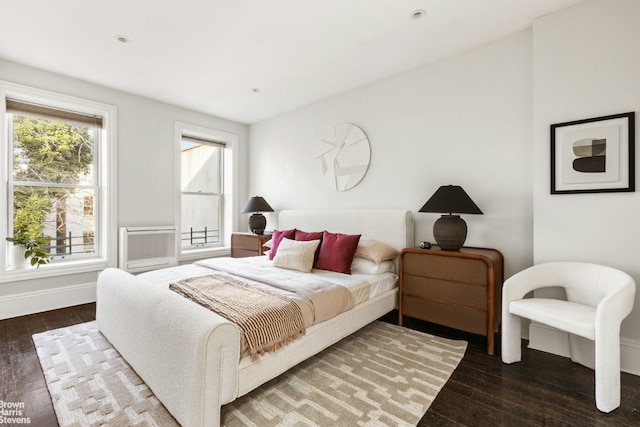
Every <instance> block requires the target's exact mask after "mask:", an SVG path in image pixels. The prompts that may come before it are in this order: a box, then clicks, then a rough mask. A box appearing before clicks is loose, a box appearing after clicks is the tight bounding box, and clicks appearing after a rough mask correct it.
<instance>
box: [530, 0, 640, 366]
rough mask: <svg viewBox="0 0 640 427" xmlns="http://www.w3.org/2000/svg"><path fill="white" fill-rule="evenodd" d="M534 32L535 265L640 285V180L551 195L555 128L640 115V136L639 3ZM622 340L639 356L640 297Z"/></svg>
mask: <svg viewBox="0 0 640 427" xmlns="http://www.w3.org/2000/svg"><path fill="white" fill-rule="evenodd" d="M533 33H534V38H533V40H534V57H533V58H534V61H533V64H534V74H533V95H534V96H533V99H534V106H533V146H534V157H533V183H534V185H533V191H534V260H535V262H536V263H539V262H544V261H549V260H581V261H589V262H595V263H601V264H606V265H610V266H613V267H617V268H620V269H622V270H624V271H626V272H628V273H629V274H631V275H632V276H633V277H634V278H635V280H636V282H637V283H638V284H640V262H639V261H638V246H637V245H638V242H639V241H640V226H639V225H638V218H639V217H638V213H640V194H638V192H637V191H639V190H640V189H639V188H638V184H637V179H636V188H637V189H638V190H636V192H634V193H608V194H607V193H600V194H575V195H565V194H562V195H551V194H550V193H549V186H550V178H549V170H550V162H549V151H550V137H549V125H550V124H553V123H561V122H567V121H573V120H579V119H586V118H592V117H600V116H606V115H610V114H617V113H626V112H630V111H635V112H636V131H635V133H636V135H638V134H639V133H638V122H639V121H640V116H638V114H637V113H638V110H640V1H639V0H590V1H587V2H585V3H580V4H579V5H577V6H574V7H572V8H569V9H565V10H563V11H560V12H557V13H554V14H551V15H547V16H544V17H541V18H539V19H537V20H536V21H535V24H534V27H533ZM636 138H637V137H636ZM636 146H637V142H636ZM636 151H637V150H636ZM635 164H636V168H638V166H637V155H636V161H635ZM638 172H640V170H638ZM638 172H636V174H637V173H638ZM621 335H622V337H623V338H624V339H625V340H626V342H627V344H628V345H629V346H635V347H636V348H637V350H638V351H640V292H638V293H636V301H635V309H634V311H633V312H632V314H631V315H630V316H629V317H628V318H627V319H626V320H625V321H624V323H623V324H622V331H621ZM534 344H535V345H536V346H540V347H544V343H534ZM623 356H624V355H623ZM637 363H638V362H636V368H635V372H636V373H640V367H638V365H637ZM623 365H624V362H623Z"/></svg>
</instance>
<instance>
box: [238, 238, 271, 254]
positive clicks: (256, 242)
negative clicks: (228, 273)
mask: <svg viewBox="0 0 640 427" xmlns="http://www.w3.org/2000/svg"><path fill="white" fill-rule="evenodd" d="M269 239H271V234H253V233H233V234H231V257H233V258H244V257H248V256H259V255H264V253H265V252H266V251H267V248H265V247H264V246H262V245H264V244H265V243H266V242H267V241H269Z"/></svg>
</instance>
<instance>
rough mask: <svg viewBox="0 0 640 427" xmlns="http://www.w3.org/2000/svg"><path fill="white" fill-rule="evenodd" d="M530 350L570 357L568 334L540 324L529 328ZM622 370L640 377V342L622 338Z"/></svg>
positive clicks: (532, 324)
mask: <svg viewBox="0 0 640 427" xmlns="http://www.w3.org/2000/svg"><path fill="white" fill-rule="evenodd" d="M529 348H532V349H535V350H540V351H544V352H547V353H551V354H556V355H558V356H564V357H569V339H568V336H567V333H566V332H563V331H559V330H557V329H554V328H550V327H549V326H546V325H542V324H540V323H534V322H532V323H531V325H530V326H529ZM620 370H621V371H622V372H627V373H629V374H633V375H639V376H640V341H637V340H632V339H629V338H624V337H621V338H620Z"/></svg>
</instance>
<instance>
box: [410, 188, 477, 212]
mask: <svg viewBox="0 0 640 427" xmlns="http://www.w3.org/2000/svg"><path fill="white" fill-rule="evenodd" d="M420 212H439V213H449V214H452V213H464V214H482V211H481V210H480V208H479V207H478V205H476V204H475V203H474V202H473V200H471V197H469V195H468V194H467V193H466V192H465V191H464V189H463V188H462V187H460V186H459V185H443V186H442V187H440V188H438V189H437V190H436V192H435V193H433V196H431V198H430V199H429V200H427V203H425V204H424V206H422V207H421V208H420Z"/></svg>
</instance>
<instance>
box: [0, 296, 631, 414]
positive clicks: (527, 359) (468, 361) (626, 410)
mask: <svg viewBox="0 0 640 427" xmlns="http://www.w3.org/2000/svg"><path fill="white" fill-rule="evenodd" d="M94 318H95V304H85V305H80V306H76V307H69V308H64V309H60V310H55V311H49V312H45V313H38V314H33V315H29V316H23V317H17V318H13V319H7V320H2V321H0V374H1V375H0V400H2V401H4V402H24V403H25V408H24V416H25V417H29V418H30V419H31V423H30V425H32V426H38V427H40V426H43V427H47V426H57V425H58V423H57V422H56V417H55V414H54V411H53V405H52V403H51V398H50V397H49V393H48V391H47V388H46V385H45V382H44V376H43V374H42V370H41V369H40V364H39V362H38V358H37V355H36V352H35V348H34V346H33V342H32V341H31V335H32V334H35V333H38V332H43V331H46V330H49V329H55V328H61V327H65V326H69V325H73V324H76V323H82V322H87V321H89V320H93V319H94ZM396 318H397V317H396V314H395V313H390V314H389V315H388V316H385V318H384V319H383V320H386V321H389V322H391V323H395V322H396ZM405 326H407V327H410V328H413V329H417V330H421V331H424V332H428V333H431V334H434V335H439V336H445V337H448V338H454V339H464V340H467V341H468V342H469V347H468V349H467V352H466V354H465V356H464V359H463V360H462V362H461V363H460V365H459V366H458V368H457V369H456V370H455V372H454V373H453V375H452V376H451V378H450V380H449V381H448V382H447V384H446V385H445V386H444V388H443V389H442V391H441V392H440V393H439V394H438V396H437V397H436V399H435V401H434V402H433V404H432V405H431V407H430V408H429V411H428V412H427V413H426V414H425V416H424V417H423V418H422V420H421V421H420V423H419V424H418V425H419V426H474V427H475V426H542V425H545V426H640V377H638V376H634V375H630V374H625V373H623V374H622V406H621V407H620V408H618V409H616V410H615V411H613V412H611V413H610V414H603V413H601V412H599V411H598V410H597V409H596V407H595V400H594V395H593V390H594V376H593V371H591V370H590V369H587V368H585V367H582V366H580V365H577V364H574V363H572V362H571V361H570V360H569V359H566V358H563V357H558V356H553V355H550V354H547V353H543V352H539V351H535V350H524V351H523V360H522V362H520V363H516V364H513V365H505V364H503V363H502V362H501V361H500V357H499V354H500V347H499V340H497V343H498V345H497V349H496V355H495V356H488V355H487V354H486V348H485V339H484V338H483V337H478V336H474V335H470V334H465V333H463V332H459V331H454V330H451V329H447V328H443V327H440V326H437V325H433V324H429V323H426V322H422V321H419V320H414V319H408V318H407V319H406V320H405ZM5 425H6V424H5ZM117 427H120V426H117Z"/></svg>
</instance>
